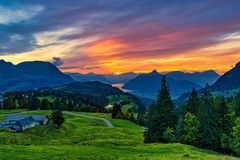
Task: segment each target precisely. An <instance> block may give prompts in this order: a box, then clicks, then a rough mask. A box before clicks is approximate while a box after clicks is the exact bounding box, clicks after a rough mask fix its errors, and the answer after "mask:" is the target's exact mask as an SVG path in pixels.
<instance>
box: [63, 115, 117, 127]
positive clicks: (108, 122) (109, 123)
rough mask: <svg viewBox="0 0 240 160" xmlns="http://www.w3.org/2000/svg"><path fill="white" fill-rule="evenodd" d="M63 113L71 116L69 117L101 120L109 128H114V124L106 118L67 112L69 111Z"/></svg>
mask: <svg viewBox="0 0 240 160" xmlns="http://www.w3.org/2000/svg"><path fill="white" fill-rule="evenodd" d="M63 113H65V114H69V115H73V116H79V117H84V118H91V119H99V120H102V121H104V122H105V123H106V125H107V126H108V127H109V128H113V125H112V123H111V122H110V121H109V120H107V119H106V118H99V117H93V116H87V115H83V114H78V113H72V112H67V111H64V112H63Z"/></svg>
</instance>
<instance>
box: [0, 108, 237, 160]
mask: <svg viewBox="0 0 240 160" xmlns="http://www.w3.org/2000/svg"><path fill="white" fill-rule="evenodd" d="M19 112H21V110H19ZM0 113H1V114H3V113H5V112H0ZM7 113H9V112H7ZM50 113H51V112H50V111H36V112H31V113H27V114H47V115H50ZM79 114H84V115H90V116H96V117H102V118H106V119H108V120H110V121H111V123H112V124H113V126H114V128H109V127H107V126H106V124H105V123H104V122H103V121H101V120H97V119H88V118H83V117H78V116H72V115H66V114H65V120H66V121H65V123H64V125H63V126H62V127H61V129H59V130H58V129H55V128H54V127H53V125H52V124H51V123H48V124H47V125H46V126H37V127H35V128H32V129H28V130H26V131H24V132H20V133H9V132H6V131H1V132H0V159H1V160H15V159H16V160H42V159H47V160H77V159H87V160H88V159H89V160H105V159H106V160H117V159H119V160H125V159H126V160H132V159H136V160H158V159H159V160H181V159H182V160H185V159H189V160H195V159H201V160H232V159H235V158H233V157H229V156H225V155H222V154H218V153H216V152H213V151H208V150H203V149H198V148H195V147H192V146H188V145H182V144H177V143H175V144H144V143H143V132H144V129H143V128H142V127H140V126H138V125H136V124H134V123H132V122H129V121H127V120H117V119H111V118H110V115H109V114H102V113H79ZM1 117H2V118H4V116H1Z"/></svg>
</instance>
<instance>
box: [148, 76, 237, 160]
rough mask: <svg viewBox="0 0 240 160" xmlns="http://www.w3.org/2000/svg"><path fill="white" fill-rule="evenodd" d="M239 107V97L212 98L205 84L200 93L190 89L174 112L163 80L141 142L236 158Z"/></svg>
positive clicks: (151, 107)
mask: <svg viewBox="0 0 240 160" xmlns="http://www.w3.org/2000/svg"><path fill="white" fill-rule="evenodd" d="M198 94H201V95H198ZM239 108H240V94H238V95H237V96H235V97H230V98H227V99H225V98H224V97H223V96H215V97H214V96H213V95H212V93H211V91H210V86H209V85H206V87H205V88H204V89H203V91H202V93H198V92H196V90H195V89H193V91H192V93H191V95H190V97H189V99H188V101H187V102H186V106H183V107H180V108H176V112H175V109H174V106H173V102H172V101H171V97H170V94H169V88H168V87H167V82H166V79H165V77H163V79H162V83H161V90H160V92H159V95H158V97H157V102H156V104H154V105H152V106H150V107H149V110H148V113H147V115H146V118H145V121H146V123H145V127H146V131H145V133H144V142H145V143H156V142H161V143H167V142H181V143H184V144H190V145H194V146H197V147H201V148H206V149H211V150H215V151H218V152H222V153H228V154H235V155H238V156H240V114H239V113H240V112H239V110H240V109H239ZM176 115H177V117H178V120H176Z"/></svg>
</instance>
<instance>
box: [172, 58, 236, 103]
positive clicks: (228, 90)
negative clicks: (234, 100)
mask: <svg viewBox="0 0 240 160" xmlns="http://www.w3.org/2000/svg"><path fill="white" fill-rule="evenodd" d="M210 89H211V92H212V93H213V94H215V95H224V96H232V95H234V94H236V93H238V92H239V90H240V62H239V63H237V64H236V65H235V67H233V68H232V69H231V70H229V71H228V72H226V73H224V74H223V75H222V76H221V77H220V78H219V79H218V80H217V81H216V82H215V83H214V84H212V85H211V86H210ZM202 91H203V90H202V89H200V90H198V94H201V93H202ZM189 96H190V93H189V92H188V93H184V94H182V95H181V96H180V97H178V98H177V99H176V103H178V104H183V103H185V102H186V100H187V99H188V97H189Z"/></svg>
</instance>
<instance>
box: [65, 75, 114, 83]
mask: <svg viewBox="0 0 240 160" xmlns="http://www.w3.org/2000/svg"><path fill="white" fill-rule="evenodd" d="M65 74H67V75H69V76H70V77H71V78H72V79H74V80H75V81H79V82H90V81H99V82H102V83H107V84H111V82H110V81H109V80H108V79H107V78H105V77H104V76H103V75H100V74H95V73H87V74H81V73H65Z"/></svg>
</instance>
